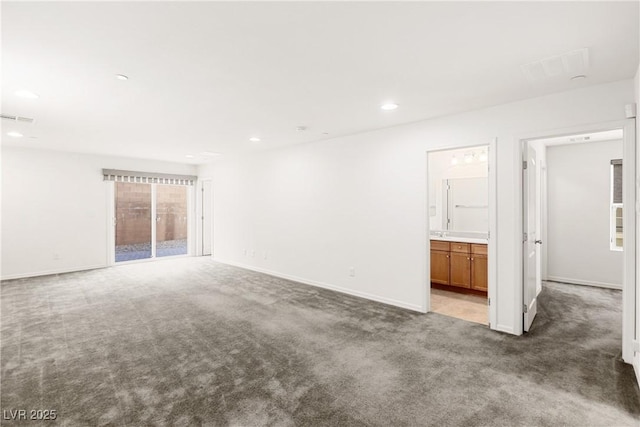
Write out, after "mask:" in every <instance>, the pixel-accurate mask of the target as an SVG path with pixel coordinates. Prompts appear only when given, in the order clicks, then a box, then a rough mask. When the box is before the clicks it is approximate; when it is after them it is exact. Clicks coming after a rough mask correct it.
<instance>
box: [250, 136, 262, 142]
mask: <svg viewBox="0 0 640 427" xmlns="http://www.w3.org/2000/svg"><path fill="white" fill-rule="evenodd" d="M249 141H251V142H260V138H258V137H255V136H252V137H251V138H249Z"/></svg>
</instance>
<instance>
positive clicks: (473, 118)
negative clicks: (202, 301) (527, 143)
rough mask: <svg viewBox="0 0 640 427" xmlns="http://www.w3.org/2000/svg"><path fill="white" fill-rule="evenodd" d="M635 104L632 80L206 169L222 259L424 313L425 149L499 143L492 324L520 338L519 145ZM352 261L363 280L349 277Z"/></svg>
mask: <svg viewBox="0 0 640 427" xmlns="http://www.w3.org/2000/svg"><path fill="white" fill-rule="evenodd" d="M633 97H634V93H633V81H632V80H625V81H620V82H614V83H610V84H605V85H599V86H594V87H590V88H585V89H579V90H575V91H570V92H564V93H558V94H555V95H550V96H545V97H540V98H535V99H529V100H525V101H521V102H516V103H511V104H506V105H501V106H497V107H492V108H487V109H483V110H477V111H472V112H468V113H463V114H457V115H454V116H448V117H442V118H438V119H433V120H427V121H423V122H418V123H412V124H408V125H405V126H398V127H393V128H388V129H382V130H378V131H374V132H368V133H362V134H357V135H352V136H347V137H340V138H335V139H331V140H325V141H319V142H314V143H309V144H302V145H297V146H291V147H288V148H282V149H277V150H272V151H267V152H263V153H260V154H256V155H254V156H252V157H243V158H234V159H220V160H219V161H217V162H216V163H215V164H213V165H207V166H204V167H201V168H200V170H199V175H200V176H201V177H213V183H214V205H215V207H214V213H213V214H214V256H215V258H217V259H219V260H221V261H224V262H228V263H232V264H240V265H244V266H247V267H250V268H254V269H261V270H264V271H271V272H275V273H277V274H280V275H286V276H290V277H295V278H299V279H303V280H305V281H307V282H314V283H318V284H326V285H330V286H332V287H334V288H338V289H341V290H344V291H347V292H351V293H356V294H359V295H364V296H368V297H370V298H373V299H377V300H381V301H387V302H391V303H394V304H397V305H399V306H403V307H409V308H413V309H416V310H419V309H424V308H425V303H426V286H427V274H426V272H427V271H429V265H428V262H427V259H428V258H427V250H426V243H427V242H426V240H425V233H426V221H425V219H426V214H427V209H426V207H427V201H426V188H427V182H426V180H427V173H426V164H427V161H426V154H425V153H426V151H428V150H434V149H443V148H453V147H462V146H471V145H484V144H488V143H489V142H490V141H491V140H492V139H493V138H494V137H497V138H498V146H497V165H496V167H497V179H498V197H497V203H498V209H497V218H498V224H499V225H498V227H499V230H498V235H497V236H493V237H494V238H497V247H498V249H497V256H498V271H497V281H498V290H497V291H498V297H497V301H495V302H494V303H495V304H497V323H496V324H495V325H494V326H495V327H496V328H497V329H498V330H502V331H505V332H511V333H521V329H522V313H521V311H520V310H521V304H522V301H521V294H520V292H521V289H522V272H521V250H522V248H521V236H520V227H521V217H520V215H521V213H520V207H519V204H520V199H519V194H520V193H519V191H520V190H519V182H520V181H519V180H520V173H521V172H520V161H521V157H520V145H519V140H520V138H522V137H525V136H528V135H530V134H532V133H535V132H539V131H544V130H555V129H561V128H567V127H574V126H578V125H584V124H593V123H600V122H606V121H612V120H621V119H624V104H626V103H629V102H632V101H633ZM245 249H246V250H247V255H244V250H245ZM253 251H255V252H253ZM265 253H266V254H267V257H266V258H265V257H264V254H265ZM252 254H254V255H253V256H252ZM352 266H353V267H355V271H356V275H355V277H350V276H349V267H352Z"/></svg>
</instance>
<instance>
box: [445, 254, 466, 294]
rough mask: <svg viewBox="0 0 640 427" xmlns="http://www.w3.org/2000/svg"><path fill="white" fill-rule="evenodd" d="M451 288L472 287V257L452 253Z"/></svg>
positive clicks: (450, 266)
mask: <svg viewBox="0 0 640 427" xmlns="http://www.w3.org/2000/svg"><path fill="white" fill-rule="evenodd" d="M449 270H450V273H449V274H450V278H451V280H450V281H449V285H450V286H457V287H459V288H470V287H471V257H470V256H469V254H467V253H463V252H451V258H450V263H449Z"/></svg>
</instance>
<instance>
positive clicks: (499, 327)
mask: <svg viewBox="0 0 640 427" xmlns="http://www.w3.org/2000/svg"><path fill="white" fill-rule="evenodd" d="M495 330H496V331H500V332H505V333H507V334H511V335H515V333H514V332H513V327H511V326H505V325H496V329H495Z"/></svg>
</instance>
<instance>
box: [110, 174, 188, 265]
mask: <svg viewBox="0 0 640 427" xmlns="http://www.w3.org/2000/svg"><path fill="white" fill-rule="evenodd" d="M188 248H189V245H188V187H187V186H184V185H166V184H146V183H132V182H115V261H116V262H125V261H135V260H141V259H148V258H155V257H167V256H176V255H187V253H188Z"/></svg>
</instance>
